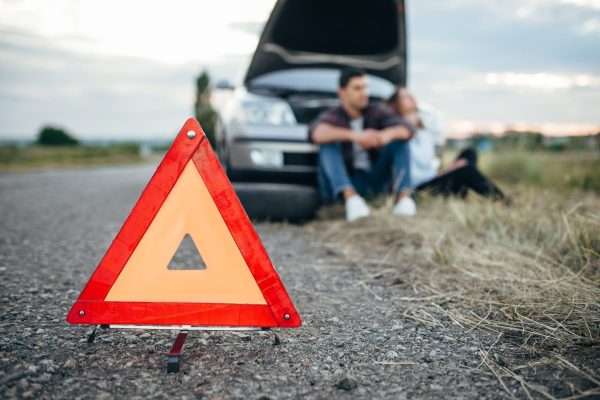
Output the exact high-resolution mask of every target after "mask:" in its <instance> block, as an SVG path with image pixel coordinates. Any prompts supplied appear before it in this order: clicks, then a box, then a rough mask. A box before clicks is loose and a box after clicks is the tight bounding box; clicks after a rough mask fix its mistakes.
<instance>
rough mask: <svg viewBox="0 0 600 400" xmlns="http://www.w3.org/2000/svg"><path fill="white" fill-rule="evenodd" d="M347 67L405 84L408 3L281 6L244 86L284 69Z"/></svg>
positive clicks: (325, 1) (324, 0)
mask: <svg viewBox="0 0 600 400" xmlns="http://www.w3.org/2000/svg"><path fill="white" fill-rule="evenodd" d="M347 66H352V67H357V68H362V69H365V70H366V71H367V72H368V73H369V74H371V75H375V76H378V77H381V78H383V79H386V80H387V81H389V82H391V83H393V84H395V85H403V86H404V85H405V84H406V35H405V22H404V0H344V1H340V0H278V1H277V3H276V4H275V7H274V8H273V11H272V12H271V16H270V17H269V20H268V21H267V24H266V25H265V28H264V30H263V33H262V35H261V38H260V41H259V43H258V46H257V48H256V51H255V52H254V56H253V57H252V61H251V62H250V66H249V67H248V70H247V72H246V76H245V78H244V83H245V84H246V85H249V84H251V82H252V80H253V79H254V78H256V77H259V76H262V75H265V74H268V73H270V72H274V71H281V70H286V69H297V68H340V69H341V68H344V67H347Z"/></svg>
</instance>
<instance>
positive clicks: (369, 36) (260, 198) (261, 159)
mask: <svg viewBox="0 0 600 400" xmlns="http://www.w3.org/2000/svg"><path fill="white" fill-rule="evenodd" d="M346 66H353V67H359V68H363V69H365V70H366V71H367V73H368V77H369V89H370V96H371V101H383V100H385V99H387V98H388V97H389V96H390V95H391V94H392V93H393V91H394V87H395V86H396V85H404V84H405V82H406V46H405V20H404V1H403V0H346V1H343V2H342V1H338V0H279V1H278V2H277V3H276V4H275V7H274V8H273V11H272V13H271V16H270V18H269V20H268V22H267V24H266V25H265V28H264V30H263V33H262V36H261V38H260V41H259V44H258V47H257V49H256V51H255V53H254V56H253V57H252V60H251V62H250V65H249V67H248V69H247V70H246V74H245V77H244V78H243V82H241V83H240V84H239V85H236V87H229V86H228V85H223V84H220V85H217V90H216V91H215V96H214V97H215V98H216V99H221V101H219V102H218V104H215V108H216V109H217V112H218V115H219V118H218V123H217V129H216V137H217V151H218V154H219V157H220V159H221V162H222V164H223V166H224V168H225V169H226V171H227V175H228V176H229V179H230V180H231V181H232V182H233V184H234V187H235V189H236V192H237V193H238V196H239V197H240V200H241V201H242V203H243V204H244V207H245V208H246V211H247V212H248V214H249V215H250V216H251V217H258V218H264V217H268V218H287V219H291V220H301V219H307V218H311V217H312V216H313V215H314V213H315V211H316V209H317V208H318V206H319V193H318V188H317V174H316V167H317V154H318V147H317V146H315V145H314V144H312V143H311V142H310V140H309V137H308V129H309V126H310V124H311V122H312V121H314V120H315V118H316V117H317V116H318V115H319V114H320V113H321V112H322V111H324V110H325V109H327V108H329V107H333V106H335V105H337V104H338V98H337V89H338V88H337V81H338V76H339V70H340V69H341V68H343V67H346ZM224 92H225V93H224ZM223 99H225V100H223Z"/></svg>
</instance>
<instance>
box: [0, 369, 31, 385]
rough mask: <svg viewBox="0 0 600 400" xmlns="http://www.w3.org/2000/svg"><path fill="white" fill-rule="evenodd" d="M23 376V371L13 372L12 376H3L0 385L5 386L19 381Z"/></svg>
mask: <svg viewBox="0 0 600 400" xmlns="http://www.w3.org/2000/svg"><path fill="white" fill-rule="evenodd" d="M23 376H25V372H23V371H18V372H14V373H12V374H8V375H5V376H3V377H2V379H0V385H4V384H7V383H9V382H12V381H16V380H19V379H21V378H22V377H23Z"/></svg>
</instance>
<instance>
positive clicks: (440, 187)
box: [417, 164, 505, 200]
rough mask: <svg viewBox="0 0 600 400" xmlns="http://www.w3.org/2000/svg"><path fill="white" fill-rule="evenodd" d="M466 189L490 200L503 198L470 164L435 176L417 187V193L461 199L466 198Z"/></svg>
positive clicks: (500, 192)
mask: <svg viewBox="0 0 600 400" xmlns="http://www.w3.org/2000/svg"><path fill="white" fill-rule="evenodd" d="M468 189H472V190H473V191H475V192H476V193H478V194H480V195H482V196H484V197H489V198H492V199H498V200H502V199H504V198H505V196H504V193H502V191H501V190H500V189H499V188H498V187H497V186H496V185H494V184H493V183H492V182H491V181H490V180H489V179H487V178H486V177H485V176H484V175H483V174H482V173H481V172H480V171H479V170H478V169H477V168H476V167H475V166H473V165H471V164H468V165H466V166H464V167H461V168H457V169H455V170H453V171H450V172H448V173H445V174H442V175H440V176H437V177H435V178H434V179H432V180H430V181H429V182H425V183H423V184H421V185H419V187H417V191H420V190H430V191H431V192H432V193H434V194H441V195H444V196H446V197H447V196H449V195H451V194H452V195H456V196H459V197H461V198H464V197H466V195H467V192H468Z"/></svg>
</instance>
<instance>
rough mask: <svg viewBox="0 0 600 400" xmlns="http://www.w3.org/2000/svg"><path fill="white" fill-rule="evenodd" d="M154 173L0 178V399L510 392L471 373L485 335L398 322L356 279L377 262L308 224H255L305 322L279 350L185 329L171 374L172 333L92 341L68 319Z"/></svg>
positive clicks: (268, 341) (380, 295)
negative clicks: (329, 242)
mask: <svg viewBox="0 0 600 400" xmlns="http://www.w3.org/2000/svg"><path fill="white" fill-rule="evenodd" d="M153 170H154V168H153V167H151V166H134V167H105V168H97V169H79V170H64V171H49V172H36V173H10V174H1V175H0V210H1V215H2V217H1V220H0V250H1V251H0V282H1V283H0V291H1V294H0V296H1V298H0V365H1V368H0V397H1V398H16V397H23V398H115V397H116V398H144V399H145V398H188V399H198V398H215V399H217V398H250V399H259V398H263V399H265V398H271V399H280V398H389V399H402V398H430V399H437V398H469V399H482V398H494V399H496V398H507V397H509V396H508V395H507V393H506V392H505V391H504V390H503V388H502V387H501V386H500V384H499V383H498V381H497V380H496V379H495V377H494V376H492V375H491V374H489V373H487V374H486V373H482V372H481V369H478V367H479V366H480V365H481V358H480V356H479V351H480V349H485V348H487V347H488V346H490V345H491V342H492V341H493V338H490V337H484V336H481V334H480V333H477V332H476V331H471V332H466V331H465V330H461V329H459V328H458V327H455V326H454V327H453V326H450V327H448V328H439V329H436V330H431V329H425V328H423V327H422V326H421V325H420V324H419V323H418V322H417V321H415V320H414V319H406V318H403V317H402V311H403V308H402V307H403V306H402V304H401V303H398V302H395V301H391V300H390V299H389V296H388V295H387V294H386V290H385V288H384V287H383V286H382V287H380V286H377V284H376V283H375V284H370V285H369V286H367V285H365V284H364V281H365V280H366V279H367V278H370V277H371V278H372V277H373V276H374V275H376V274H377V273H378V272H379V270H378V268H380V267H378V266H377V265H356V264H355V263H352V262H340V261H339V260H340V259H339V257H334V256H333V255H334V252H332V250H331V248H330V247H327V246H324V245H323V244H322V243H319V242H318V241H316V240H315V239H314V236H313V235H312V234H311V232H313V231H314V229H313V228H314V227H313V228H311V224H308V225H305V226H297V225H289V224H285V223H257V224H256V227H257V230H258V232H259V234H260V236H261V238H262V240H263V242H264V244H265V246H266V247H267V250H268V251H269V253H270V255H271V258H272V259H273V261H274V263H275V265H276V267H277V270H278V272H279V274H280V277H281V278H282V280H283V282H284V284H285V285H286V287H287V290H288V292H289V293H290V295H291V297H292V299H293V300H294V303H295V304H296V307H297V308H298V311H299V312H300V315H301V317H302V318H303V321H304V325H303V327H301V328H299V329H294V330H279V331H278V332H277V334H278V335H279V338H280V340H281V343H280V344H279V345H275V344H274V336H273V333H270V332H242V333H240V332H192V333H191V334H190V336H189V338H188V341H187V343H186V345H185V347H184V358H183V364H182V371H181V372H180V373H178V374H167V373H166V372H165V361H166V360H165V353H166V352H167V351H168V350H169V348H170V346H171V344H172V342H173V339H174V337H175V335H176V332H173V331H144V330H108V331H107V332H103V333H100V334H99V335H98V337H97V338H96V342H95V343H93V344H87V343H86V335H87V334H88V333H89V332H90V331H91V329H90V327H87V326H75V325H69V324H68V323H67V322H66V321H65V316H66V313H67V311H68V310H69V308H70V306H71V305H72V303H73V302H74V301H75V299H76V298H77V296H78V295H79V292H80V291H81V289H82V288H83V286H84V285H85V283H86V282H87V280H88V279H89V277H90V274H91V273H92V271H93V270H94V269H95V267H96V265H97V263H98V262H99V260H100V259H101V257H102V255H103V254H104V252H105V251H106V249H107V248H108V245H109V244H110V242H111V241H112V239H113V238H114V236H115V234H116V232H117V231H118V229H119V228H120V226H121V224H122V223H123V221H124V219H125V217H126V216H127V214H128V213H129V211H130V209H131V207H132V206H133V204H134V203H135V201H136V200H137V198H138V196H139V195H140V193H141V191H142V189H143V187H144V185H145V183H146V182H147V181H148V179H149V178H150V176H151V174H152V173H153ZM398 290H399V291H396V292H395V295H396V296H401V295H402V292H401V290H407V291H408V290H409V289H398ZM408 294H410V293H408V292H407V295H408ZM510 389H511V390H513V389H514V388H513V387H512V386H511V388H510ZM514 390H516V389H514Z"/></svg>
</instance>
